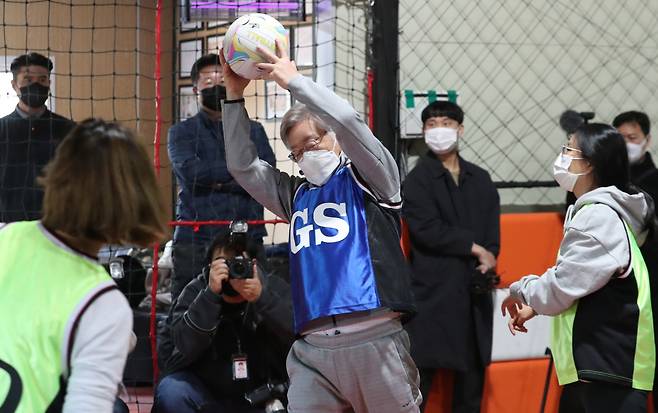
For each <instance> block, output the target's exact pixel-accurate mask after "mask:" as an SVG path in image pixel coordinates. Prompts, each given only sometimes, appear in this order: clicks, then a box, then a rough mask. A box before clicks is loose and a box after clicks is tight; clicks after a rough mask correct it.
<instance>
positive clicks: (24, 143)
mask: <svg viewBox="0 0 658 413" xmlns="http://www.w3.org/2000/svg"><path fill="white" fill-rule="evenodd" d="M74 125H75V123H73V121H71V120H69V119H66V118H64V117H62V116H60V115H58V114H56V113H53V112H50V111H48V110H46V111H45V112H44V113H43V114H42V115H41V116H40V117H38V118H28V119H25V118H23V117H21V115H19V114H18V112H17V111H14V112H12V113H10V114H9V115H7V116H5V117H3V118H1V119H0V222H14V221H23V220H34V219H39V218H41V204H42V203H43V190H42V189H41V187H40V186H39V185H38V184H37V182H36V178H37V177H39V176H40V175H41V172H42V169H43V167H44V166H45V165H46V164H47V163H48V161H50V159H52V157H53V156H54V154H55V148H56V147H57V145H58V144H59V142H61V140H62V139H63V138H64V137H65V136H66V134H67V133H68V132H69V131H70V130H71V129H72V128H73V126H74Z"/></svg>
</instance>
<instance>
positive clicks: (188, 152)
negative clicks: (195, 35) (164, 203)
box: [167, 54, 276, 299]
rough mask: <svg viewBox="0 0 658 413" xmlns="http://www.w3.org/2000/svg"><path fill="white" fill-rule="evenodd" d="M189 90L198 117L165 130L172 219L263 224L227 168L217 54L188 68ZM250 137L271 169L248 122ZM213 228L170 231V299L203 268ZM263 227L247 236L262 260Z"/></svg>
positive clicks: (259, 130) (261, 136)
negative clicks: (172, 182) (173, 196)
mask: <svg viewBox="0 0 658 413" xmlns="http://www.w3.org/2000/svg"><path fill="white" fill-rule="evenodd" d="M191 77H192V84H193V86H194V88H193V90H194V93H196V94H197V96H198V102H199V107H200V110H199V113H198V114H197V115H195V116H193V117H191V118H190V119H187V120H185V121H183V122H180V123H177V124H175V125H173V126H172V127H171V129H169V140H168V145H167V148H168V151H169V159H170V160H171V164H172V168H173V171H174V174H175V175H176V181H177V184H178V202H177V204H176V219H177V220H185V221H207V220H229V221H232V220H235V219H244V220H261V219H263V207H262V206H261V205H260V204H259V203H258V202H256V201H254V200H253V199H252V198H251V196H249V194H248V193H247V192H245V190H244V189H242V187H241V186H240V185H239V184H238V183H237V182H236V181H235V180H234V179H233V177H232V176H231V174H230V173H229V172H228V170H227V168H226V154H225V152H224V131H223V128H222V110H221V101H222V100H224V99H225V98H226V89H225V87H224V75H223V73H222V68H221V65H220V62H219V56H218V55H216V54H207V55H205V56H202V57H200V58H199V59H198V60H197V61H196V62H195V63H194V65H193V66H192V72H191ZM249 137H250V139H251V141H252V142H253V143H254V144H255V145H256V148H257V151H258V157H259V158H260V159H262V160H264V161H265V162H267V163H268V164H270V165H273V166H274V164H275V162H276V161H275V158H274V152H273V151H272V148H271V147H270V145H269V142H268V140H267V135H266V134H265V130H264V129H263V126H262V125H261V124H260V123H257V122H253V121H250V122H249ZM220 229H221V228H220V227H217V226H200V227H199V228H198V230H197V231H195V229H194V228H192V227H189V226H178V227H176V229H175V230H174V243H173V251H172V253H173V262H174V275H173V280H172V299H175V298H176V297H177V296H178V295H179V294H180V292H181V291H182V290H183V288H184V287H185V286H186V285H187V283H188V282H189V281H190V280H192V278H194V277H195V276H196V275H197V274H199V272H201V268H202V267H203V262H204V256H205V246H206V245H208V244H209V243H210V241H212V240H213V239H214V238H215V235H216V234H217V232H218V231H219V230H220ZM266 234H267V233H266V231H265V227H264V226H263V225H249V236H250V237H251V238H252V239H253V241H255V242H256V244H257V245H258V254H257V255H259V256H258V258H262V257H260V255H262V250H263V246H262V244H263V236H265V235H266Z"/></svg>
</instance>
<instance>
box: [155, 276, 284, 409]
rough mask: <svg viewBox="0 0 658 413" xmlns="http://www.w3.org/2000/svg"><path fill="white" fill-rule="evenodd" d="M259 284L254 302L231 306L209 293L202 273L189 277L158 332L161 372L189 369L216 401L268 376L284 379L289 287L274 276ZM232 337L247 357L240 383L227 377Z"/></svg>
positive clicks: (239, 395) (232, 352)
mask: <svg viewBox="0 0 658 413" xmlns="http://www.w3.org/2000/svg"><path fill="white" fill-rule="evenodd" d="M260 274H263V272H262V271H260ZM261 282H262V283H263V291H262V293H261V297H260V299H259V300H258V301H256V302H255V303H250V304H247V303H243V304H237V305H236V304H227V303H225V302H224V301H223V300H222V299H221V297H220V296H218V295H216V294H214V293H213V292H212V291H211V290H210V289H209V288H208V281H207V279H206V277H205V276H204V275H203V274H200V275H199V276H198V277H197V278H195V279H194V280H192V281H191V282H190V283H189V284H188V285H187V286H186V287H185V289H184V290H183V292H182V293H181V295H180V296H179V297H178V299H177V300H176V302H175V303H174V305H173V307H172V310H171V312H170V314H169V317H168V318H167V320H166V322H165V325H164V328H162V329H161V332H160V339H159V343H158V353H159V354H160V361H161V363H163V364H164V365H163V366H162V367H163V373H164V374H165V375H166V374H170V373H173V372H176V371H180V370H187V371H190V372H192V373H194V374H196V375H197V376H198V377H199V378H200V379H201V380H202V381H203V382H204V383H205V384H206V386H207V387H208V389H209V390H210V391H211V392H212V394H213V396H214V397H216V398H219V399H221V398H239V399H242V397H243V395H244V393H245V392H248V391H251V390H253V389H254V388H256V387H258V386H260V385H263V384H265V383H266V382H267V381H268V380H272V381H278V382H281V381H285V380H287V376H286V370H285V360H286V355H287V352H288V350H289V348H290V346H291V345H292V342H293V340H294V335H293V332H292V310H291V305H290V303H291V299H290V288H289V287H288V285H287V284H286V283H285V282H284V281H283V280H281V279H280V278H278V277H276V276H267V275H265V276H262V275H261ZM238 336H239V337H240V344H241V347H242V349H241V350H242V353H243V354H246V355H247V359H248V360H247V364H248V369H249V380H246V381H234V380H233V370H232V357H233V355H235V354H237V353H238V345H237V337H238Z"/></svg>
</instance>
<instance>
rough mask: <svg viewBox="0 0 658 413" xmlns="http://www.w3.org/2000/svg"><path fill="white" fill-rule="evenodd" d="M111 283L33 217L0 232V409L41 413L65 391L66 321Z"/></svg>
mask: <svg viewBox="0 0 658 413" xmlns="http://www.w3.org/2000/svg"><path fill="white" fill-rule="evenodd" d="M113 285H114V283H113V282H112V280H111V278H110V277H109V276H108V274H107V272H106V271H105V270H104V269H103V267H102V266H101V265H99V264H97V263H95V262H93V261H92V260H91V259H87V258H84V257H82V256H80V255H78V254H76V253H74V252H72V251H70V250H68V249H67V248H66V247H65V246H63V245H61V244H60V243H59V242H58V241H57V240H55V239H54V238H52V235H50V234H49V233H48V232H47V231H46V230H45V229H44V228H43V227H42V226H41V224H39V223H38V222H37V221H30V222H17V223H13V224H10V225H8V226H6V227H4V228H3V229H0V410H2V411H3V412H4V411H7V412H17V413H18V412H20V413H23V412H24V413H36V412H44V411H46V409H47V408H48V406H50V405H51V403H52V402H53V400H54V399H55V398H56V396H57V395H58V394H59V393H60V392H64V391H65V389H61V387H62V384H61V383H62V379H66V376H67V375H68V372H67V371H66V370H67V369H68V366H67V363H68V360H67V352H68V349H66V348H62V347H63V343H64V341H65V340H68V337H69V334H70V332H71V329H72V328H73V326H72V325H70V324H67V322H69V320H70V319H72V318H75V317H72V315H74V313H75V312H78V311H80V309H81V307H82V306H83V305H84V303H86V302H87V301H88V299H89V298H91V297H92V296H94V295H95V294H96V293H97V292H98V291H100V290H103V289H104V288H111V286H113ZM70 345H72V343H71V344H70ZM3 409H4V410H3Z"/></svg>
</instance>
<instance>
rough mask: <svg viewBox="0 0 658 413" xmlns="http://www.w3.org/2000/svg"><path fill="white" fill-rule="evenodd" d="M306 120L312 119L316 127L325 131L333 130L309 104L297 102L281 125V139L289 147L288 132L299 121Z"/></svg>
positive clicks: (284, 116) (284, 117)
mask: <svg viewBox="0 0 658 413" xmlns="http://www.w3.org/2000/svg"><path fill="white" fill-rule="evenodd" d="M304 121H312V122H313V125H314V126H315V128H316V129H318V130H320V131H324V132H331V128H330V127H329V125H327V123H326V122H325V121H324V120H322V118H320V117H319V116H318V115H316V114H315V113H313V112H312V111H311V109H309V108H308V106H306V105H304V104H303V103H295V104H294V105H293V107H291V108H290V109H289V110H288V112H286V114H285V115H283V119H282V120H281V127H280V129H279V132H280V134H281V140H282V141H283V144H284V145H286V147H288V132H290V129H292V128H294V127H295V126H296V125H297V124H298V123H300V122H304Z"/></svg>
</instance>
